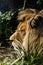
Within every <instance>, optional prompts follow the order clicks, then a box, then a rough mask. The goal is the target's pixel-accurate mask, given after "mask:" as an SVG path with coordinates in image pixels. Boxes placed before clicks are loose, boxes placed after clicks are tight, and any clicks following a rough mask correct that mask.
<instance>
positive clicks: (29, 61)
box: [0, 0, 43, 65]
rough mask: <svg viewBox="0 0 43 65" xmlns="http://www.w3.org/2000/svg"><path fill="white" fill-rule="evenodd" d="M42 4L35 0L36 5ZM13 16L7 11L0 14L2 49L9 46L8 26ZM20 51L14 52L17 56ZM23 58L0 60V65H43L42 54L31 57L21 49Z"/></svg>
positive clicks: (10, 30)
mask: <svg viewBox="0 0 43 65" xmlns="http://www.w3.org/2000/svg"><path fill="white" fill-rule="evenodd" d="M42 3H43V0H37V4H38V5H40V4H42ZM13 15H14V12H13V11H8V12H5V13H4V14H1V13H0V47H2V45H3V46H4V45H6V44H7V45H8V47H9V46H10V45H9V37H10V35H11V34H12V33H13V30H12V27H11V26H9V25H8V24H9V22H10V20H11V18H12V16H13ZM20 51H21V50H20V49H18V51H15V52H16V53H17V55H19V54H18V53H19V52H20ZM22 51H23V56H22V57H21V56H20V58H19V56H18V58H17V59H16V60H14V59H15V57H14V58H13V59H12V58H10V60H9V58H8V59H6V58H5V59H4V60H2V61H1V60H0V65H43V57H42V55H43V52H40V51H39V52H37V51H36V54H35V55H34V56H32V55H31V54H30V52H25V51H24V50H23V49H22ZM7 62H10V63H9V64H7ZM11 62H12V63H11Z"/></svg>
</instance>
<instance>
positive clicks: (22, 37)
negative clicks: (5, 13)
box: [10, 9, 43, 53]
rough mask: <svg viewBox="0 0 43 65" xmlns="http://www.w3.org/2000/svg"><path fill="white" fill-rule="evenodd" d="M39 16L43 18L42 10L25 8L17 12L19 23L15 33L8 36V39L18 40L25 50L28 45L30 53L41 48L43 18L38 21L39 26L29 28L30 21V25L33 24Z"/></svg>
mask: <svg viewBox="0 0 43 65" xmlns="http://www.w3.org/2000/svg"><path fill="white" fill-rule="evenodd" d="M39 16H41V17H42V18H43V10H41V11H36V10H35V9H26V10H23V11H21V12H19V14H18V20H20V24H19V25H18V27H17V30H16V31H15V33H13V34H12V35H11V36H10V40H13V41H14V40H15V39H17V40H18V41H20V42H21V44H22V45H23V47H24V49H25V50H26V51H28V47H29V50H30V53H35V50H37V51H39V50H40V49H43V25H42V24H43V20H42V21H40V23H41V26H39V27H38V28H31V26H30V22H32V26H34V25H35V24H34V23H35V19H36V20H37V19H38V17H39ZM28 45H29V46H28ZM13 46H14V45H13Z"/></svg>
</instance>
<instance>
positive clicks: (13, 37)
mask: <svg viewBox="0 0 43 65" xmlns="http://www.w3.org/2000/svg"><path fill="white" fill-rule="evenodd" d="M16 34H17V33H16V32H15V33H13V34H12V35H11V36H10V40H12V41H14V40H15V39H16Z"/></svg>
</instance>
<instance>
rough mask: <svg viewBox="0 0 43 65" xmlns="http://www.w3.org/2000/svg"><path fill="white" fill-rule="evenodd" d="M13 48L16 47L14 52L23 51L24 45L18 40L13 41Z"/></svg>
mask: <svg viewBox="0 0 43 65" xmlns="http://www.w3.org/2000/svg"><path fill="white" fill-rule="evenodd" d="M12 46H13V47H14V50H19V49H20V50H23V46H22V43H21V42H20V41H18V40H16V39H15V40H14V41H12Z"/></svg>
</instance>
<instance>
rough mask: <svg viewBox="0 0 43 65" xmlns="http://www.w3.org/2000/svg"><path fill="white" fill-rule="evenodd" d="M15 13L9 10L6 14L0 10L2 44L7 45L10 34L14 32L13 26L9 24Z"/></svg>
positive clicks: (0, 38) (0, 37)
mask: <svg viewBox="0 0 43 65" xmlns="http://www.w3.org/2000/svg"><path fill="white" fill-rule="evenodd" d="M13 15H14V12H13V11H7V12H5V13H4V14H2V13H1V12H0V46H1V43H2V44H3V45H5V46H7V43H8V42H9V36H10V34H11V33H12V28H11V27H10V26H8V24H9V22H10V20H11V18H12V16H13Z"/></svg>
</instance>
